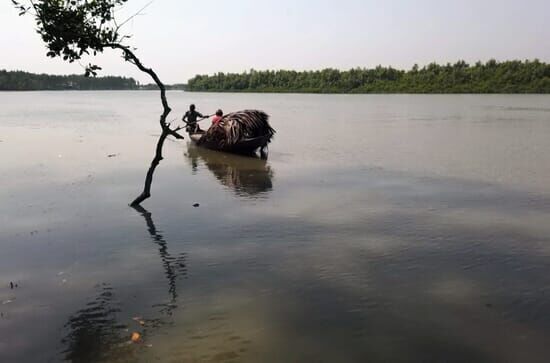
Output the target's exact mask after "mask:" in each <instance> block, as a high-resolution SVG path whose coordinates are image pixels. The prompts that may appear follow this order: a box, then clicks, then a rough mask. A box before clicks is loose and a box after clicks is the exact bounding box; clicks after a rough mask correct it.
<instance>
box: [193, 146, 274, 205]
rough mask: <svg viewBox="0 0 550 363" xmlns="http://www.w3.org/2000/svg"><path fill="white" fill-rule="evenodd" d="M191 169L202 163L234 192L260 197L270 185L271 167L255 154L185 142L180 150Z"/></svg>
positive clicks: (239, 194)
mask: <svg viewBox="0 0 550 363" xmlns="http://www.w3.org/2000/svg"><path fill="white" fill-rule="evenodd" d="M184 155H185V156H186V158H187V159H188V160H189V161H190V163H191V167H192V169H193V172H194V173H196V172H197V170H198V169H199V168H201V165H204V166H206V168H207V169H208V170H210V171H211V172H212V173H213V174H214V176H215V177H216V179H218V180H219V181H220V182H221V183H222V184H223V185H224V186H226V187H227V188H229V189H232V190H234V191H235V193H236V194H237V195H238V196H241V197H249V198H250V197H251V198H262V197H265V196H266V195H267V193H269V192H270V191H271V190H272V189H273V183H272V179H273V170H272V169H271V167H270V165H269V164H268V163H267V160H265V159H262V158H259V157H258V156H257V155H255V154H252V155H237V154H230V153H224V152H220V151H214V150H209V149H205V148H202V147H198V146H195V145H192V144H189V147H188V148H187V152H186V153H185V154H184Z"/></svg>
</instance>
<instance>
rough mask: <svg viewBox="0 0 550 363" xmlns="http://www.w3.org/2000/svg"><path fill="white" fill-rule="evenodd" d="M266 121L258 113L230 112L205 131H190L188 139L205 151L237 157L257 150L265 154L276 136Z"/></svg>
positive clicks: (265, 116) (266, 117)
mask: <svg viewBox="0 0 550 363" xmlns="http://www.w3.org/2000/svg"><path fill="white" fill-rule="evenodd" d="M268 118H269V116H268V115H267V114H266V113H265V112H262V111H257V110H245V111H240V112H234V113H230V114H227V115H225V116H223V118H222V119H221V120H220V122H219V123H218V124H217V125H213V126H211V127H210V128H209V129H208V131H203V130H200V131H198V132H189V138H190V139H191V141H193V142H194V143H195V144H197V145H198V146H202V147H205V148H207V149H212V150H218V151H225V152H232V153H238V154H253V153H256V152H257V151H258V149H259V150H260V152H261V153H262V154H264V153H265V150H266V148H267V145H268V144H269V143H270V142H271V139H272V138H273V135H274V134H275V130H273V128H272V127H271V126H270V125H269V122H268Z"/></svg>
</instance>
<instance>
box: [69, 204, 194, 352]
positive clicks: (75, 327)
mask: <svg viewBox="0 0 550 363" xmlns="http://www.w3.org/2000/svg"><path fill="white" fill-rule="evenodd" d="M132 208H134V209H135V210H136V211H137V212H139V213H140V214H141V215H142V216H143V218H144V219H145V223H146V225H147V230H148V232H149V235H150V237H151V240H152V241H153V243H155V245H157V246H158V253H159V256H160V260H161V264H162V267H163V270H164V275H165V276H166V280H167V288H168V302H164V303H160V304H155V305H153V306H151V308H152V309H153V310H152V311H149V312H144V316H143V318H140V321H139V322H136V321H134V322H132V320H135V319H132V317H130V316H126V318H122V319H123V320H122V321H123V322H121V321H120V319H121V317H124V315H125V314H124V312H123V311H121V309H120V306H122V304H121V302H120V301H118V300H117V299H115V289H114V288H113V287H112V286H110V285H108V284H101V285H98V286H97V288H98V290H99V291H98V295H97V296H96V297H95V298H93V299H92V300H91V301H89V302H88V303H86V305H85V306H84V307H83V308H82V309H80V310H78V311H77V312H76V313H74V314H73V315H71V316H70V317H69V320H68V321H67V323H66V324H65V329H67V331H68V332H67V335H66V336H65V337H64V338H63V339H62V341H61V343H62V345H63V346H64V347H65V349H64V350H63V351H62V355H63V359H64V360H66V361H72V362H98V361H111V360H112V359H113V358H115V360H116V359H119V358H124V360H123V361H134V359H131V358H130V357H131V356H132V355H133V354H134V353H135V350H133V349H132V347H131V345H129V344H128V343H129V341H130V335H129V334H130V332H131V330H129V328H131V327H132V325H136V324H137V323H139V324H140V328H141V333H142V335H145V334H149V333H151V331H153V330H155V329H157V328H159V327H160V326H164V325H166V324H170V322H171V320H170V319H171V318H170V317H171V316H172V313H173V311H174V309H176V308H177V298H178V293H177V280H178V278H180V277H185V276H186V275H187V267H186V264H185V259H186V254H185V253H180V254H177V255H175V256H172V255H171V254H170V253H169V252H168V243H167V241H166V239H165V238H164V237H163V236H162V234H161V233H160V232H159V231H158V230H157V228H156V226H155V223H154V222H153V218H152V215H151V213H150V212H149V211H147V210H146V209H145V208H143V207H141V206H135V207H132ZM157 308H160V309H158V310H157ZM155 310H156V313H155ZM147 313H148V314H147ZM148 315H149V316H148Z"/></svg>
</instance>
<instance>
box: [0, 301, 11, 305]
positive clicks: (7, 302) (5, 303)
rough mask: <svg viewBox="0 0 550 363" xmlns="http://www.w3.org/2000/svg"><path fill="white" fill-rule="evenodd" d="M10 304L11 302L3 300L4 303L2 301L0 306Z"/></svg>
mask: <svg viewBox="0 0 550 363" xmlns="http://www.w3.org/2000/svg"><path fill="white" fill-rule="evenodd" d="M12 302H13V300H4V301H2V305H7V304H9V303H12Z"/></svg>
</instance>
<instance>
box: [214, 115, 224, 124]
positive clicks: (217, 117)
mask: <svg viewBox="0 0 550 363" xmlns="http://www.w3.org/2000/svg"><path fill="white" fill-rule="evenodd" d="M221 119H222V117H221V116H218V115H215V116H214V117H212V125H217V124H219V123H220V121H221Z"/></svg>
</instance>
